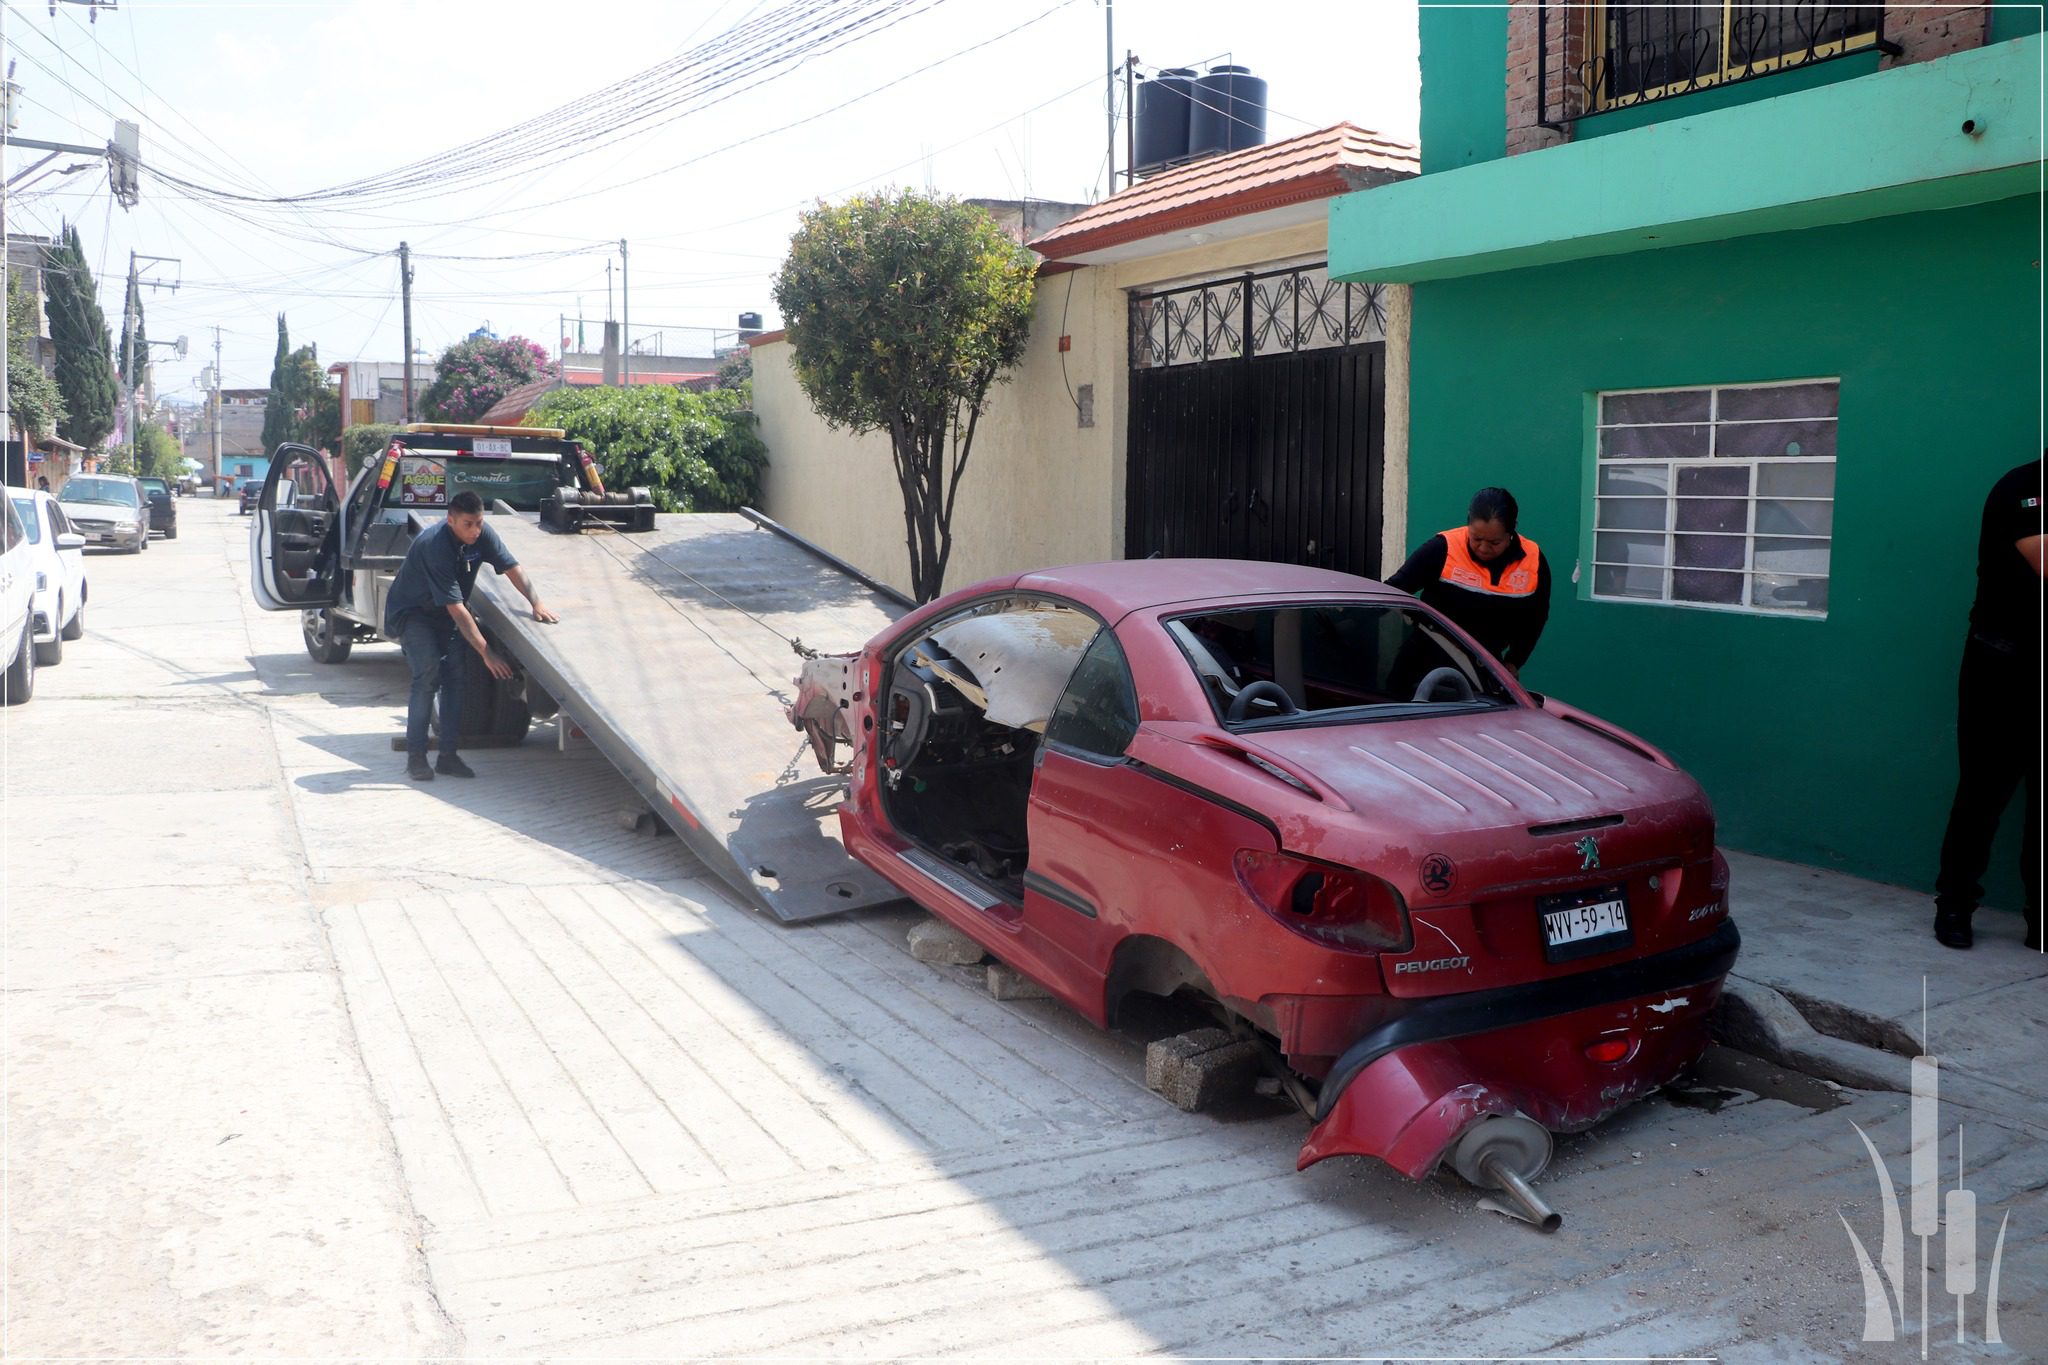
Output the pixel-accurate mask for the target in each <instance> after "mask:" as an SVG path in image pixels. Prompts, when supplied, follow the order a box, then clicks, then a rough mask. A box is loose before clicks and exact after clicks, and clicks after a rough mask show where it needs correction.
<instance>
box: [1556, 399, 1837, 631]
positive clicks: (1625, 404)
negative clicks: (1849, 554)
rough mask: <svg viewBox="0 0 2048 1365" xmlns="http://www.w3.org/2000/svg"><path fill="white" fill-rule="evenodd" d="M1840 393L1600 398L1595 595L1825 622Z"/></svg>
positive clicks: (1597, 453) (1594, 512)
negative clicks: (1823, 620)
mask: <svg viewBox="0 0 2048 1365" xmlns="http://www.w3.org/2000/svg"><path fill="white" fill-rule="evenodd" d="M1840 388H1841V382H1840V381H1839V380H1837V379H1801V380H1790V381H1785V382H1780V383H1770V384H1748V385H1729V386H1724V387H1712V388H1691V389H1632V390H1616V391H1612V392H1607V393H1602V394H1601V395H1600V396H1599V400H1600V412H1599V429H1598V432H1597V440H1598V448H1597V450H1596V458H1595V462H1594V463H1595V469H1594V490H1593V527H1594V530H1593V596H1594V597H1595V598H1599V599H1602V600H1610V601H1636V602H1668V603H1677V604H1681V605H1684V606H1692V607H1708V608H1714V609H1719V610H1724V611H1746V612H1757V613H1763V614H1767V615H1773V616H1812V617H1825V616H1826V615H1827V610H1828V562H1829V551H1830V547H1831V546H1832V543H1833V537H1834V497H1835V457H1836V451H1835V430H1836V422H1837V413H1838V410H1839V405H1840Z"/></svg>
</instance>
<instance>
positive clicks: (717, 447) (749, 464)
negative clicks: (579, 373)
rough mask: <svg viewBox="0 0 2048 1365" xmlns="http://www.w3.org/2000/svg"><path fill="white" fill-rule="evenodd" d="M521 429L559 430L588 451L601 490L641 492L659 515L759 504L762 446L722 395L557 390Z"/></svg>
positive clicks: (731, 396) (736, 405)
mask: <svg viewBox="0 0 2048 1365" xmlns="http://www.w3.org/2000/svg"><path fill="white" fill-rule="evenodd" d="M526 424H527V425H528V426H534V427H560V428H561V429H562V430H563V431H565V432H567V433H568V434H569V438H570V439H571V440H575V441H581V442H582V443H583V445H584V447H585V448H586V449H588V450H589V451H590V453H591V457H592V458H593V459H595V460H596V461H597V462H598V466H599V468H600V469H601V470H602V471H603V473H604V482H605V486H606V487H607V488H618V489H624V488H628V487H632V486H635V485H640V486H644V487H646V488H647V489H648V491H649V492H651V493H652V494H653V495H654V505H655V506H656V507H658V508H660V509H661V510H662V511H664V512H730V511H733V510H735V509H737V508H741V507H748V506H752V505H754V504H756V503H758V502H759V501H760V499H761V477H762V474H763V473H764V471H766V469H767V468H768V447H767V445H766V444H765V443H764V442H763V441H762V440H761V437H760V434H759V433H758V432H756V431H755V429H754V426H755V423H754V414H753V413H752V412H750V411H748V410H747V407H746V404H745V403H744V402H742V401H741V400H740V396H739V395H738V394H736V393H733V392H732V391H730V390H723V389H714V390H713V391H712V392H710V393H691V392H689V391H688V390H685V389H679V388H676V387H674V386H673V385H669V384H645V385H641V386H639V387H637V388H631V389H621V388H612V387H605V388H589V389H573V388H562V389H556V390H554V391H553V392H552V393H548V394H544V395H543V396H542V397H541V400H540V401H539V402H538V403H536V404H534V405H533V410H532V411H530V412H528V413H527V414H526Z"/></svg>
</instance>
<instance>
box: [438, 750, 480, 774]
mask: <svg viewBox="0 0 2048 1365" xmlns="http://www.w3.org/2000/svg"><path fill="white" fill-rule="evenodd" d="M434 771H435V772H437V773H444V774H446V775H447V776H449V777H475V776H476V769H474V768H472V767H470V766H469V765H468V764H467V763H464V762H463V761H462V760H461V759H460V758H457V757H456V756H455V755H454V754H442V755H441V761H440V762H439V763H436V764H435V765H434Z"/></svg>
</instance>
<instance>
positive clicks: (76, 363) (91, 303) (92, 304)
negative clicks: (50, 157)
mask: <svg viewBox="0 0 2048 1365" xmlns="http://www.w3.org/2000/svg"><path fill="white" fill-rule="evenodd" d="M46 265H47V273H48V275H49V286H48V289H49V313H50V340H51V342H52V343H53V344H54V345H55V347H56V351H57V390H58V392H59V393H60V394H61V395H62V396H63V399H64V411H65V416H64V418H63V420H62V421H60V422H58V424H57V434H58V435H60V436H62V437H63V438H64V439H65V440H67V441H73V442H76V443H77V444H78V445H81V446H84V447H85V448H86V449H87V450H96V449H98V448H99V444H100V442H101V441H102V440H104V439H105V438H106V435H107V433H108V432H110V431H112V430H113V429H114V412H115V410H116V409H117V408H119V407H120V405H121V385H120V381H119V380H118V379H116V378H115V376H114V362H113V358H112V355H111V351H112V349H113V339H112V338H111V337H110V336H109V335H108V333H107V319H106V315H105V314H103V313H102V312H101V311H100V305H99V296H98V291H97V290H96V288H95V286H94V284H93V279H92V269H91V267H89V266H88V265H86V263H85V252H84V250H83V249H82V248H81V247H80V246H79V244H78V229H77V228H75V227H73V226H72V225H70V224H69V223H67V224H65V225H64V232H63V235H62V238H61V239H60V241H59V242H58V244H57V245H56V246H54V247H52V248H51V249H50V251H49V253H48V256H47V258H46Z"/></svg>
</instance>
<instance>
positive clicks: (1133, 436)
mask: <svg viewBox="0 0 2048 1365" xmlns="http://www.w3.org/2000/svg"><path fill="white" fill-rule="evenodd" d="M1130 307H1131V314H1130V317H1131V322H1130V363H1131V402H1130V433H1129V434H1130V442H1129V462H1128V466H1127V480H1128V481H1127V485H1126V494H1125V516H1124V552H1125V554H1127V555H1129V556H1130V557H1131V558H1134V559H1142V558H1144V557H1145V556H1147V555H1151V554H1155V553H1157V554H1163V555H1168V556H1173V557H1182V556H1197V557H1205V558H1222V559H1266V560H1277V561H1280V562H1283V563H1289V564H1314V565H1319V566H1321V567H1324V568H1331V569H1341V570H1344V571H1345V572H1347V573H1355V574H1363V575H1365V576H1367V577H1377V576H1378V575H1379V572H1380V567H1379V563H1380V479H1381V469H1382V460H1383V451H1384V438H1385V422H1384V419H1383V407H1384V400H1385V396H1386V342H1385V339H1384V338H1385V324H1386V313H1385V302H1384V294H1383V292H1382V286H1379V285H1370V284H1351V285H1346V284H1337V283H1333V282H1332V281H1331V280H1330V279H1329V276H1328V274H1327V273H1326V272H1325V270H1324V268H1323V267H1322V266H1321V265H1314V266H1299V267H1294V268H1291V269H1286V270H1274V271H1267V272H1263V273H1259V274H1246V275H1238V276H1233V277H1231V278H1228V279H1222V280H1211V281H1208V282H1205V283H1202V284H1197V285H1188V286H1185V287H1182V288H1177V289H1168V290H1161V291H1159V292H1156V293H1151V294H1143V295H1134V296H1133V297H1132V299H1131V305H1130ZM1247 338H1249V341H1250V344H1249V345H1247V344H1246V339H1247Z"/></svg>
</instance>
